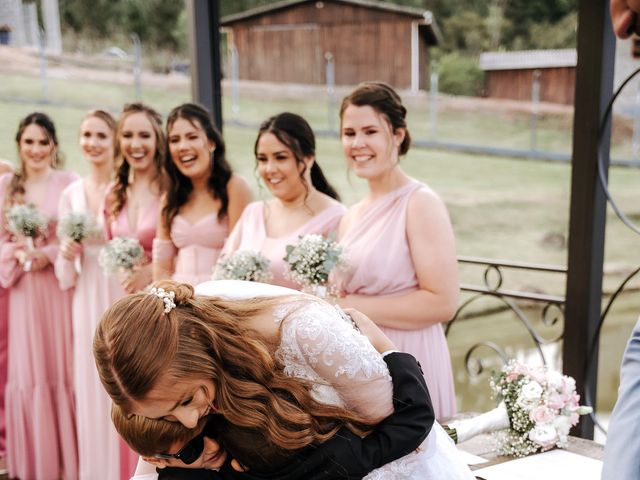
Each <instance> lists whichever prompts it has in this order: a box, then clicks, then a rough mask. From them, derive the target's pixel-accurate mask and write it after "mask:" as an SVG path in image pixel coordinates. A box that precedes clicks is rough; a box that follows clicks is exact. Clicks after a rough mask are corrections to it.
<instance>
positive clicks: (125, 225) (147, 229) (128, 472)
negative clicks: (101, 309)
mask: <svg viewBox="0 0 640 480" xmlns="http://www.w3.org/2000/svg"><path fill="white" fill-rule="evenodd" d="M159 208H160V198H159V197H158V198H156V199H155V201H153V202H152V203H151V204H150V205H149V206H148V207H147V209H146V211H145V212H144V214H142V215H141V216H140V217H139V218H138V224H137V225H135V226H131V225H130V224H129V216H128V215H127V204H126V203H125V205H124V207H122V210H121V211H120V213H119V214H118V216H117V217H116V218H115V220H113V221H108V220H106V221H105V232H106V236H107V239H108V240H111V239H112V238H115V237H130V238H137V239H138V241H139V242H140V245H142V248H143V249H144V253H145V256H146V257H147V260H151V249H152V246H153V239H154V237H155V236H156V224H157V223H158V211H159ZM120 296H124V290H122V288H121V289H120ZM137 465H138V455H137V454H136V453H135V452H134V451H133V450H131V449H130V448H129V446H128V445H127V444H126V443H125V442H124V441H123V440H121V441H120V479H121V480H129V478H131V477H132V476H133V474H134V472H135V470H136V466H137Z"/></svg>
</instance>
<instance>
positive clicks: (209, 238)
mask: <svg viewBox="0 0 640 480" xmlns="http://www.w3.org/2000/svg"><path fill="white" fill-rule="evenodd" d="M228 236H229V218H228V217H227V216H225V217H224V218H223V219H222V220H219V219H218V213H217V212H212V213H210V214H208V215H205V216H204V217H202V218H200V219H199V220H197V221H196V222H194V223H191V222H189V221H188V220H187V219H186V218H184V217H183V216H182V215H180V214H178V215H176V216H175V217H174V218H173V222H171V240H166V239H162V238H155V239H154V240H153V261H154V262H156V261H159V260H160V261H164V260H172V261H173V260H174V259H175V266H174V272H173V276H172V277H171V278H172V279H173V280H176V281H178V282H184V283H190V284H191V285H194V286H195V285H197V284H199V283H202V282H206V281H207V280H211V274H212V273H213V267H214V266H215V264H216V262H217V261H218V256H219V255H220V251H221V250H222V247H223V246H224V242H225V240H226V239H227V237H228Z"/></svg>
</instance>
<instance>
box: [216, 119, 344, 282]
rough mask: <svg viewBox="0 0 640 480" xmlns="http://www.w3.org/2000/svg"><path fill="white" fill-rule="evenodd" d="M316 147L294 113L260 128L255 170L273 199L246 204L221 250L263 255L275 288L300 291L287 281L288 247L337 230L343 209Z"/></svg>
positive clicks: (227, 254) (229, 253) (255, 147)
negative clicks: (320, 163) (321, 164)
mask: <svg viewBox="0 0 640 480" xmlns="http://www.w3.org/2000/svg"><path fill="white" fill-rule="evenodd" d="M315 147H316V143H315V136H314V134H313V130H312V129H311V127H310V126H309V124H308V123H307V121H306V120H305V119H304V118H302V117H301V116H299V115H296V114H295V113H288V112H284V113H280V114H278V115H276V116H274V117H271V118H269V119H267V120H266V121H265V122H264V123H263V124H262V125H261V126H260V131H259V132H258V137H257V138H256V143H255V146H254V153H255V156H256V167H257V170H258V173H259V175H260V179H261V180H262V181H263V182H264V184H265V185H266V186H267V188H268V189H269V191H270V192H271V194H272V195H273V198H272V199H270V200H266V201H261V202H254V203H252V204H250V205H248V206H247V209H246V210H245V211H244V213H243V214H242V217H240V220H239V221H238V224H237V225H236V227H235V228H234V229H233V231H232V232H231V235H230V236H229V240H227V243H226V244H225V247H224V249H223V251H222V255H225V256H230V255H233V254H234V253H235V252H238V251H247V250H251V251H256V252H260V253H261V254H262V255H263V256H265V257H266V258H267V259H268V260H269V261H270V265H269V266H270V270H271V275H272V278H273V280H272V283H273V284H275V285H282V286H285V287H289V288H300V287H299V286H298V285H296V284H295V283H294V282H293V281H291V280H289V279H287V278H285V275H284V272H285V270H286V268H285V267H286V264H285V261H284V260H283V259H284V257H285V254H286V246H287V245H291V244H295V243H297V242H298V237H299V236H301V235H306V234H310V233H315V234H320V235H329V234H331V233H333V232H335V231H336V230H337V226H338V222H339V221H340V218H341V217H342V215H343V213H344V211H345V207H344V206H343V205H342V204H341V203H340V201H339V200H340V197H339V196H338V194H337V192H336V191H335V189H334V188H333V187H332V186H331V184H330V183H329V182H328V181H327V179H326V178H325V176H324V173H323V171H322V169H321V168H320V165H319V164H318V159H317V158H316V152H315Z"/></svg>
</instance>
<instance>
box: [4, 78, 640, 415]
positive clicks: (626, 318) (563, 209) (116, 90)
mask: <svg viewBox="0 0 640 480" xmlns="http://www.w3.org/2000/svg"><path fill="white" fill-rule="evenodd" d="M41 91H42V90H41V85H40V81H39V79H38V78H32V77H26V76H22V75H4V74H0V97H3V98H13V99H18V98H20V99H25V98H26V99H29V98H30V99H38V98H40V95H41ZM283 94H285V95H286V94H287V92H286V91H285V92H283ZM285 95H283V96H276V95H274V94H273V92H270V93H269V94H265V95H256V96H249V95H243V96H242V99H241V103H240V114H241V118H242V119H243V120H245V121H250V122H251V123H253V124H257V123H259V122H260V121H262V120H264V119H265V118H267V117H268V116H270V115H272V114H275V113H278V112H280V111H284V110H289V111H295V112H297V113H300V114H302V115H304V116H305V117H306V118H307V119H308V120H309V121H310V123H311V124H312V125H313V126H314V127H315V128H318V129H324V128H326V127H327V121H328V120H327V110H326V100H325V99H324V98H315V97H314V96H313V95H308V96H300V95H299V94H298V95H296V96H295V97H294V96H289V97H287V96H285ZM189 96H190V95H189V92H188V91H187V88H186V87H185V88H181V89H175V88H174V89H160V88H151V87H145V88H144V92H143V100H144V101H146V102H148V103H150V104H151V105H153V106H154V107H156V108H157V109H158V110H159V111H161V112H163V113H164V114H166V113H167V112H168V111H169V110H170V109H171V108H172V107H173V106H175V105H177V104H179V103H181V102H183V101H187V100H188V99H189ZM132 97H133V87H132V86H130V85H116V84H108V83H100V82H81V81H69V80H59V79H51V80H50V81H49V98H50V99H52V100H53V101H54V102H53V103H51V104H47V105H42V104H38V103H36V102H35V101H33V100H32V101H31V102H29V101H26V102H23V103H19V102H15V101H0V109H1V112H2V115H0V158H6V159H9V160H12V161H15V160H16V151H15V142H14V139H13V137H14V135H15V130H16V127H17V124H18V121H19V119H20V118H22V117H23V116H24V115H26V114H27V113H29V112H31V111H34V110H43V111H46V112H47V113H49V114H50V115H51V116H52V118H53V119H54V120H55V122H56V125H57V127H58V132H59V137H60V143H61V148H62V151H63V152H64V153H65V155H66V157H67V168H69V169H73V170H75V171H78V172H80V173H84V172H85V171H86V167H85V165H84V164H83V160H82V157H81V155H80V152H79V149H78V147H77V136H78V125H79V121H80V119H81V117H82V116H83V114H84V112H85V111H86V110H87V109H88V108H89V107H90V106H94V107H98V106H100V107H106V108H108V109H110V110H112V111H113V112H114V113H117V112H118V110H119V108H121V106H122V104H123V103H124V102H126V101H130V100H132ZM410 102H411V103H410V104H409V126H410V128H411V131H412V134H413V137H414V138H420V137H428V136H429V135H430V132H431V130H430V128H431V127H430V124H429V112H428V104H427V100H426V97H412V98H411V99H410ZM64 104H71V105H72V106H62V105H64ZM223 110H224V112H225V118H231V117H232V114H231V105H230V99H229V98H228V96H227V97H225V98H224V103H223ZM529 121H530V118H529V116H528V115H526V114H516V113H490V112H486V111H468V112H461V111H443V112H440V114H439V118H438V131H437V134H438V138H437V139H438V140H440V141H452V142H460V143H471V144H481V145H487V146H494V147H508V148H528V146H529V135H530V133H529V130H528V128H529ZM571 123H572V121H571V119H570V118H566V116H565V117H558V116H555V117H554V116H551V115H545V116H543V118H541V119H540V121H539V132H538V134H539V136H538V147H539V149H549V150H553V151H563V152H569V151H570V147H571V142H572V138H571ZM622 130H624V129H622ZM255 134H256V132H255V131H254V130H253V129H246V128H240V127H237V126H233V125H229V124H227V125H226V126H225V128H224V135H225V141H226V143H227V151H228V152H229V153H228V154H229V159H230V160H231V162H232V164H233V165H234V167H235V168H236V170H237V171H238V172H239V173H241V174H242V175H244V176H245V177H247V178H249V179H250V181H251V183H252V184H253V185H256V187H255V193H256V195H257V196H258V197H266V196H267V193H266V189H264V188H259V187H258V186H257V182H256V181H255V171H254V158H253V144H254V141H255ZM629 138H630V134H629V132H628V131H627V130H624V131H622V133H618V134H617V135H616V143H615V145H614V146H615V148H616V152H623V153H628V152H630V151H631V148H630V141H629ZM317 154H318V155H317V157H318V161H319V163H320V165H321V166H322V167H323V169H324V170H325V171H326V173H327V176H328V177H329V179H330V180H331V181H332V183H334V185H335V186H336V187H337V189H338V190H339V191H340V193H341V194H342V196H343V200H344V201H345V203H347V204H350V203H353V202H354V201H355V200H356V199H358V198H360V197H361V196H362V195H363V194H364V192H365V191H366V184H364V183H363V182H362V181H360V180H359V179H357V178H356V177H355V176H354V175H349V173H348V172H347V169H346V168H345V162H344V158H343V155H342V151H341V147H340V144H339V141H338V139H337V138H326V137H321V138H318V146H317ZM402 166H403V168H404V169H406V171H407V172H408V173H409V174H410V175H412V176H413V177H415V178H417V179H419V180H421V181H423V182H425V183H427V184H429V185H430V186H431V187H432V188H433V189H434V190H436V191H437V192H438V193H439V194H440V195H441V196H442V197H443V199H444V200H445V202H446V204H447V206H448V208H449V212H450V214H451V218H452V222H453V225H454V230H455V234H456V240H457V247H458V253H459V254H461V255H469V256H477V257H488V258H499V259H505V260H514V261H526V262H535V263H545V264H557V265H565V264H566V258H567V251H566V237H567V232H568V222H569V198H570V178H571V169H570V165H569V164H559V163H548V162H541V161H532V160H515V159H505V158H496V157H490V156H486V155H469V154H463V153H456V152H444V151H434V150H424V149H417V148H414V149H412V150H411V151H410V153H409V155H407V157H406V158H403V159H402ZM639 181H640V171H639V170H631V169H622V168H612V169H611V172H610V184H611V189H612V192H614V195H615V196H616V198H617V199H618V201H619V203H620V205H621V207H623V209H624V211H625V212H626V213H627V214H629V215H631V216H633V218H635V219H636V220H638V219H640V211H638V208H639V207H638V201H637V197H638V195H637V192H638V189H637V185H638V183H639ZM607 225H608V227H607V234H606V256H605V268H606V270H607V271H610V272H612V273H611V274H608V275H607V277H606V278H605V288H606V289H607V290H608V291H611V290H612V289H614V288H615V287H616V286H617V284H618V283H619V282H620V281H621V280H622V278H623V277H624V275H625V274H626V272H627V271H628V270H629V269H630V268H633V267H635V266H636V265H638V264H640V249H638V248H637V247H638V240H639V239H638V236H637V235H636V234H633V233H632V232H630V231H629V230H628V229H626V227H624V226H623V225H622V224H621V222H620V221H619V220H617V219H616V218H614V216H613V214H612V213H611V212H609V215H608V221H607ZM563 242H564V243H563ZM481 274H482V272H481V271H478V270H477V269H473V268H469V267H462V268H461V276H462V280H463V281H464V282H467V283H476V284H477V283H481V281H482V276H481ZM639 283H640V282H637V281H636V282H635V284H634V285H633V286H635V287H637V286H638V284H639ZM504 287H505V288H509V289H514V290H517V289H522V290H528V291H538V292H540V293H549V294H555V295H563V294H564V279H563V277H562V276H545V275H542V276H540V275H538V276H535V275H532V274H523V273H518V272H513V273H512V272H508V274H507V275H506V278H505V285H504ZM492 306H494V305H492V304H491V302H489V301H485V302H484V303H483V308H490V307H492ZM639 312H640V302H639V301H638V300H637V299H636V297H635V295H634V294H632V293H631V294H627V295H624V296H623V297H621V299H620V301H619V302H618V303H617V304H616V306H615V308H614V309H613V311H612V314H611V318H610V319H609V320H608V321H607V324H606V326H605V334H604V337H603V341H602V344H603V350H602V352H606V353H605V354H602V355H601V367H600V368H601V374H600V382H601V383H600V389H599V391H600V397H599V402H600V405H601V406H602V407H603V408H605V409H606V408H610V407H611V406H612V403H613V400H614V399H615V390H616V388H615V387H616V386H617V369H618V365H619V361H620V357H621V355H622V350H623V348H624V344H625V342H626V338H627V336H628V334H629V332H630V330H631V327H632V326H633V323H634V322H635V318H636V317H637V315H638V313H639ZM538 323H539V325H538V326H540V327H541V328H542V325H541V324H540V322H538ZM487 334H490V335H487ZM492 336H493V337H494V340H496V341H498V342H501V343H503V344H506V345H508V346H509V348H510V351H511V352H513V353H514V354H515V353H516V352H517V351H521V350H523V349H524V350H527V349H530V348H531V344H530V342H529V341H528V339H527V337H526V335H525V334H524V332H523V330H522V328H521V327H520V326H518V325H517V324H516V323H515V322H514V321H513V319H511V318H509V314H508V313H502V314H499V315H496V316H492V317H489V318H482V319H479V318H474V319H469V320H465V321H463V322H460V323H459V324H458V325H456V326H455V329H454V331H453V332H452V336H451V337H450V345H451V351H452V356H453V358H454V362H455V365H456V372H457V374H456V375H457V388H458V389H459V391H460V393H461V395H460V406H461V408H462V409H463V410H470V409H475V410H480V409H483V408H485V407H487V406H488V402H487V400H486V399H485V400H484V401H483V402H480V403H478V402H479V401H478V400H477V399H478V398H480V397H482V396H485V395H477V391H478V390H475V392H476V394H474V390H473V389H486V391H488V387H486V372H485V375H484V376H481V377H480V379H479V380H478V379H476V380H472V381H467V379H466V374H465V373H464V369H463V368H462V363H463V355H464V352H466V349H467V348H468V347H469V346H470V345H471V344H472V343H473V341H474V340H475V339H477V338H483V339H484V338H487V337H489V338H491V337H492ZM557 352H559V350H557V351H556V352H555V353H552V357H554V358H556V359H557V358H558V356H559V354H558V353H557ZM470 388H471V390H470ZM483 391H484V390H483Z"/></svg>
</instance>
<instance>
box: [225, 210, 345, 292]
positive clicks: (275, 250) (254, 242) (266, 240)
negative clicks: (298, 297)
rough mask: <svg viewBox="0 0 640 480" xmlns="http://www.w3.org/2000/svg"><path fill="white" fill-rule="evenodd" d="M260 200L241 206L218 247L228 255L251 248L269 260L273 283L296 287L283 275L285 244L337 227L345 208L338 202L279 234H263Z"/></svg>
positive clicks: (332, 230) (334, 229)
mask: <svg viewBox="0 0 640 480" xmlns="http://www.w3.org/2000/svg"><path fill="white" fill-rule="evenodd" d="M265 208H266V205H265V203H264V202H261V201H259V202H252V203H250V204H249V205H247V207H246V208H245V209H244V211H243V212H242V215H241V217H240V219H239V220H238V223H237V224H236V226H235V227H234V228H233V231H232V232H231V235H229V239H228V240H227V243H226V244H225V246H224V249H223V250H222V254H223V255H231V254H233V253H234V252H237V251H240V250H253V251H257V252H260V253H262V255H264V256H265V257H266V258H268V259H269V261H270V262H271V273H272V274H273V280H272V281H271V282H270V283H272V284H273V285H280V286H283V287H288V288H294V289H296V290H299V289H300V286H299V285H298V284H296V283H294V282H292V281H291V280H289V279H288V278H286V277H285V272H286V270H287V267H286V263H285V261H284V260H283V258H284V256H285V255H286V253H287V251H286V246H287V245H295V244H296V243H298V237H299V236H301V235H307V234H312V233H315V234H320V235H324V236H327V235H329V234H331V233H334V232H336V231H337V229H338V224H339V223H340V219H341V218H342V216H343V215H344V212H345V211H346V208H345V206H344V205H342V204H341V203H336V204H335V205H332V206H330V207H327V208H325V209H324V210H323V211H321V212H320V213H318V214H317V215H316V216H315V217H313V218H311V219H309V221H308V222H307V223H305V224H304V225H302V226H301V227H299V228H298V229H296V230H295V231H293V232H291V233H290V234H288V235H284V236H282V237H270V236H269V235H267V229H266V224H265V217H264V210H265Z"/></svg>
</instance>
